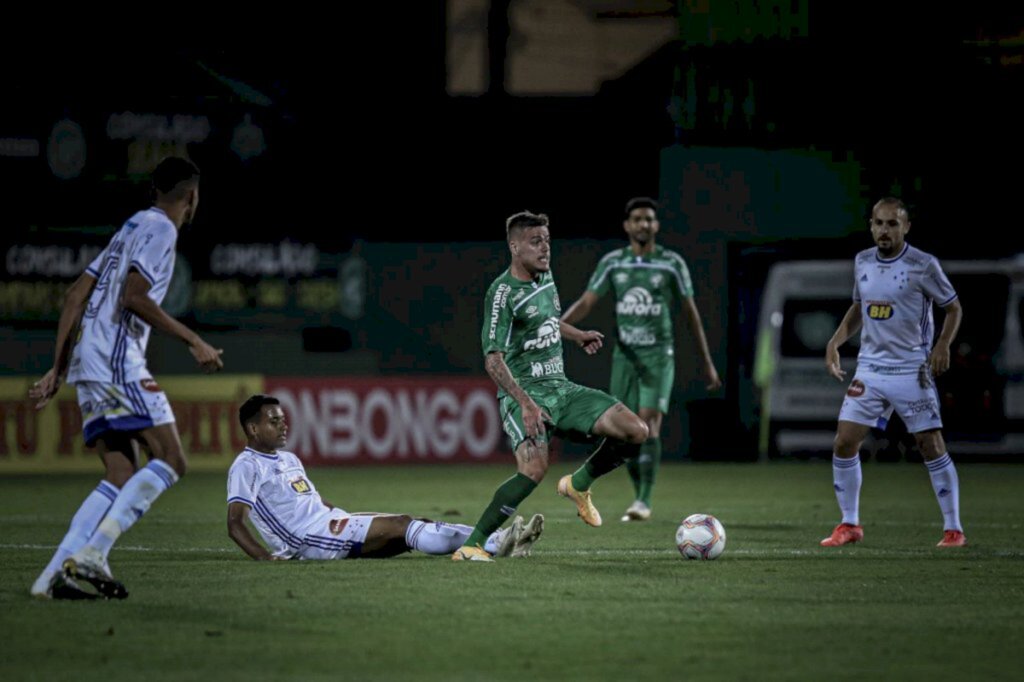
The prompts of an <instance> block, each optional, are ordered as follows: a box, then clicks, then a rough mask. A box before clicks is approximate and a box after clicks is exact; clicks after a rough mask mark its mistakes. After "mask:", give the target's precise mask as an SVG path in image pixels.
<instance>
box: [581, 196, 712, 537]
mask: <svg viewBox="0 0 1024 682" xmlns="http://www.w3.org/2000/svg"><path fill="white" fill-rule="evenodd" d="M657 209H658V204H657V202H655V201H654V200H653V199H648V198H647V197H636V198H633V199H630V200H629V202H628V203H627V204H626V213H625V220H624V221H623V223H622V227H623V228H624V229H625V230H626V234H627V235H628V236H629V246H626V247H623V248H621V249H616V250H614V251H612V252H610V253H608V254H606V255H605V256H604V257H603V258H602V259H601V260H600V262H599V263H598V264H597V269H596V270H594V274H593V275H592V276H591V278H590V283H589V284H588V285H587V290H586V291H584V292H583V295H582V296H580V298H579V300H577V301H576V302H575V303H573V304H572V305H571V306H570V307H569V309H568V310H567V311H565V315H563V316H562V322H563V323H565V324H570V325H571V324H575V323H577V322H579V321H580V320H582V319H583V318H584V317H586V316H587V315H588V314H589V313H590V311H591V309H592V308H593V307H594V304H595V303H597V301H598V299H599V298H600V297H601V296H604V295H605V294H606V293H608V291H609V290H611V291H612V292H614V294H615V320H616V326H617V327H618V338H617V339H616V343H615V350H614V351H613V354H612V380H611V386H610V387H609V391H610V392H611V394H612V395H614V396H616V397H618V398H621V399H622V402H624V403H625V404H626V406H627V407H629V408H630V409H631V410H634V411H636V412H637V413H638V414H639V415H640V418H641V419H643V420H644V422H646V423H647V428H648V431H649V433H650V437H649V438H648V440H647V442H645V443H644V444H643V447H642V448H641V449H640V456H639V457H637V458H636V459H631V460H629V462H628V463H627V468H628V469H629V477H630V478H631V479H632V480H633V489H634V492H635V493H636V500H635V501H634V502H633V503H632V504H631V505H630V506H629V508H628V509H626V513H625V515H623V517H622V520H623V521H645V520H647V519H649V518H650V516H651V493H652V491H653V489H654V479H655V477H656V476H657V473H658V464H659V462H660V461H661V422H662V418H663V417H664V416H665V414H666V413H667V412H668V403H669V397H670V395H671V393H672V382H673V380H674V378H675V369H676V366H675V358H674V357H673V355H674V353H675V343H674V341H673V334H672V329H673V326H674V325H673V318H674V315H675V312H676V311H677V310H680V309H681V310H682V311H683V313H684V314H685V317H686V321H687V322H688V323H689V326H690V333H691V334H692V335H693V338H694V339H695V340H696V342H697V351H698V352H699V353H700V356H701V360H702V361H703V368H704V378H705V379H706V381H707V388H708V390H709V391H714V390H717V389H718V388H720V387H721V386H722V381H721V379H719V378H718V370H717V369H715V363H714V361H713V360H712V359H711V353H710V352H709V351H708V341H707V338H706V337H705V336H704V326H703V324H702V323H701V319H700V312H699V311H698V310H697V304H696V303H694V301H693V284H692V282H691V281H690V271H689V270H688V269H687V267H686V261H684V260H683V257H682V256H680V255H679V254H678V253H675V252H674V251H669V250H668V249H666V248H665V247H663V246H658V245H657V244H656V243H655V241H654V238H655V236H656V235H657V234H658V227H659V224H658V216H657Z"/></svg>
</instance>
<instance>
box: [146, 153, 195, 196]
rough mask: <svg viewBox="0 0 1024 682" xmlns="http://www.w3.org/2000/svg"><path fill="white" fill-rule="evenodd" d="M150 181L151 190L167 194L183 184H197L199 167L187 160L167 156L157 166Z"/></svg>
mask: <svg viewBox="0 0 1024 682" xmlns="http://www.w3.org/2000/svg"><path fill="white" fill-rule="evenodd" d="M152 180H153V189H155V190H156V191H157V192H160V193H161V194H169V193H171V192H173V191H174V189H175V188H176V187H177V186H178V185H180V184H181V183H183V182H190V181H193V180H194V181H195V182H199V167H198V166H196V165H195V164H194V163H192V162H191V161H189V160H188V159H183V158H181V157H178V156H169V157H167V158H166V159H164V160H163V161H161V162H160V163H159V164H158V165H157V167H156V169H155V170H154V171H153V176H152Z"/></svg>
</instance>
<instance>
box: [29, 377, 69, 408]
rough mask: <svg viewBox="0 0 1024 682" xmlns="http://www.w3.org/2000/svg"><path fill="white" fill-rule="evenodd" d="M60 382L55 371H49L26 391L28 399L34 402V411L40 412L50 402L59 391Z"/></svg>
mask: <svg viewBox="0 0 1024 682" xmlns="http://www.w3.org/2000/svg"><path fill="white" fill-rule="evenodd" d="M61 383H63V382H62V380H61V377H60V375H59V374H58V373H57V370H56V369H51V370H50V371H49V372H47V373H46V374H44V375H43V378H42V379H40V380H39V381H37V382H36V383H34V384H32V387H31V388H30V389H28V397H29V398H31V399H32V400H35V401H36V409H37V410H41V409H43V408H44V407H46V404H47V403H49V402H50V399H51V398H53V396H55V395H57V391H59V390H60V385H61Z"/></svg>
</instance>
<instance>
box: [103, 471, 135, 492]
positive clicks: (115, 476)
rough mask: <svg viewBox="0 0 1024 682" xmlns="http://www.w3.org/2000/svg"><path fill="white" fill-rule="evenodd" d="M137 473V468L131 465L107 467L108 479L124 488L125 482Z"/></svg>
mask: <svg viewBox="0 0 1024 682" xmlns="http://www.w3.org/2000/svg"><path fill="white" fill-rule="evenodd" d="M134 474H135V469H134V468H132V467H131V466H125V467H117V468H114V469H109V468H108V469H107V475H106V480H107V481H108V482H110V483H112V484H113V485H116V486H117V487H118V488H123V487H124V484H125V483H127V482H128V479H129V478H131V477H132V476H133V475H134Z"/></svg>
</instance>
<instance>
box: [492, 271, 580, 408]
mask: <svg viewBox="0 0 1024 682" xmlns="http://www.w3.org/2000/svg"><path fill="white" fill-rule="evenodd" d="M561 314H562V304H561V303H560V302H559V301H558V291H557V290H556V289H555V280H554V278H553V277H552V276H551V273H550V272H545V273H541V274H540V275H539V276H538V277H537V278H536V279H534V280H532V281H529V282H523V281H522V280H518V279H516V278H515V277H513V276H512V273H511V271H509V270H506V271H505V272H503V273H502V274H501V276H500V277H498V279H496V280H494V282H493V283H492V284H491V286H490V288H489V289H488V290H487V298H486V299H485V309H484V327H483V333H482V334H481V341H482V345H483V350H484V356H486V355H487V354H488V353H493V352H495V351H498V352H501V353H504V354H505V364H506V365H508V368H509V371H510V372H511V373H512V378H513V379H515V380H516V383H518V384H519V385H520V386H523V385H524V384H527V383H530V382H532V381H540V380H544V379H564V378H565V365H564V363H563V361H562V334H561V332H560V331H559V323H558V318H559V317H560V316H561ZM503 393H504V392H503V391H500V392H499V394H498V395H499V396H500V395H502V394H503Z"/></svg>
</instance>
